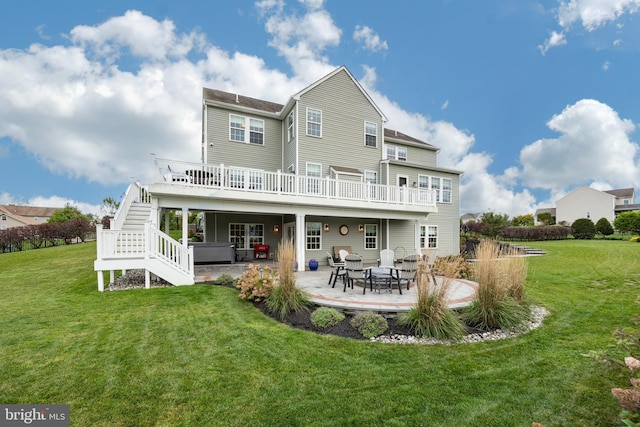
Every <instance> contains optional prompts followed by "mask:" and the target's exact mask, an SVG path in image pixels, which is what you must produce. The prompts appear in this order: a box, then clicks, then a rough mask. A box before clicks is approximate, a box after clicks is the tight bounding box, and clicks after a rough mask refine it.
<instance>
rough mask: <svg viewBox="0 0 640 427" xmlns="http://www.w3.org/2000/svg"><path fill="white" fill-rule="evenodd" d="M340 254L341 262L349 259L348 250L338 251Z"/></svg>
mask: <svg viewBox="0 0 640 427" xmlns="http://www.w3.org/2000/svg"><path fill="white" fill-rule="evenodd" d="M338 254H339V255H340V261H342V262H344V261H345V259H346V258H347V255H349V251H347V250H346V249H340V251H338Z"/></svg>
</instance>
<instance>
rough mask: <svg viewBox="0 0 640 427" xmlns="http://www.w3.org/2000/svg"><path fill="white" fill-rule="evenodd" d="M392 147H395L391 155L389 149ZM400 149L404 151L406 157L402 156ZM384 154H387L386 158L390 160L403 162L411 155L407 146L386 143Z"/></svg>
mask: <svg viewBox="0 0 640 427" xmlns="http://www.w3.org/2000/svg"><path fill="white" fill-rule="evenodd" d="M390 148H391V149H393V154H392V155H391V156H390V155H389V151H388V150H389V149H390ZM400 150H402V151H404V157H400V154H398V152H399V151H400ZM384 155H385V158H386V159H388V160H399V161H402V162H406V161H407V157H408V156H409V153H408V151H407V147H399V146H397V145H392V144H385V149H384Z"/></svg>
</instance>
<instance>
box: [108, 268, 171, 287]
mask: <svg viewBox="0 0 640 427" xmlns="http://www.w3.org/2000/svg"><path fill="white" fill-rule="evenodd" d="M172 286H173V285H172V284H171V283H169V282H167V281H166V280H163V279H161V278H160V277H158V276H155V275H153V274H152V275H151V287H152V288H169V287H172ZM129 289H144V270H129V271H127V273H126V274H124V275H123V276H120V277H118V278H117V279H116V280H115V281H114V282H113V283H110V284H109V286H107V287H106V288H105V291H124V290H129Z"/></svg>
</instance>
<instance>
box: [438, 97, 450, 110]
mask: <svg viewBox="0 0 640 427" xmlns="http://www.w3.org/2000/svg"><path fill="white" fill-rule="evenodd" d="M447 108H449V100H448V99H447V100H446V101H444V103H443V104H442V105H441V106H440V109H441V110H446V109H447Z"/></svg>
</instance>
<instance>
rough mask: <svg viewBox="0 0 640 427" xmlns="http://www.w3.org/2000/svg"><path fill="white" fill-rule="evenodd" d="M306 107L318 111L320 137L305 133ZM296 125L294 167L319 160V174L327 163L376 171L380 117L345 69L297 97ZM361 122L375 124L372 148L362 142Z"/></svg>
mask: <svg viewBox="0 0 640 427" xmlns="http://www.w3.org/2000/svg"><path fill="white" fill-rule="evenodd" d="M307 107H310V108H315V109H318V110H321V111H322V137H314V136H307V123H306V119H307V116H306V114H307ZM298 113H299V114H298V117H297V125H298V136H299V164H298V170H299V171H300V173H301V174H303V175H304V174H305V173H306V170H305V165H306V162H313V163H321V164H322V176H326V175H329V167H330V166H341V167H350V168H357V169H360V170H361V171H363V172H364V170H365V169H367V170H375V171H378V170H379V162H380V159H381V158H382V140H383V137H382V135H383V129H382V117H381V116H380V114H379V113H378V111H377V110H376V109H375V107H374V106H373V105H372V104H371V102H369V100H368V99H367V97H366V96H365V95H364V94H363V93H362V92H361V91H360V89H359V88H358V87H357V86H356V85H355V83H354V82H353V80H351V78H350V77H349V76H348V75H347V73H346V72H344V71H343V72H340V73H338V74H336V75H335V76H333V77H331V78H330V79H328V80H326V81H324V82H323V83H322V84H321V85H318V86H316V87H314V88H312V89H310V90H309V91H308V92H306V93H304V94H303V95H302V96H301V99H300V101H299V109H298ZM365 121H369V122H373V123H376V125H377V130H378V137H377V145H376V147H375V148H372V147H367V146H365V145H364V135H365V134H364V123H365Z"/></svg>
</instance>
